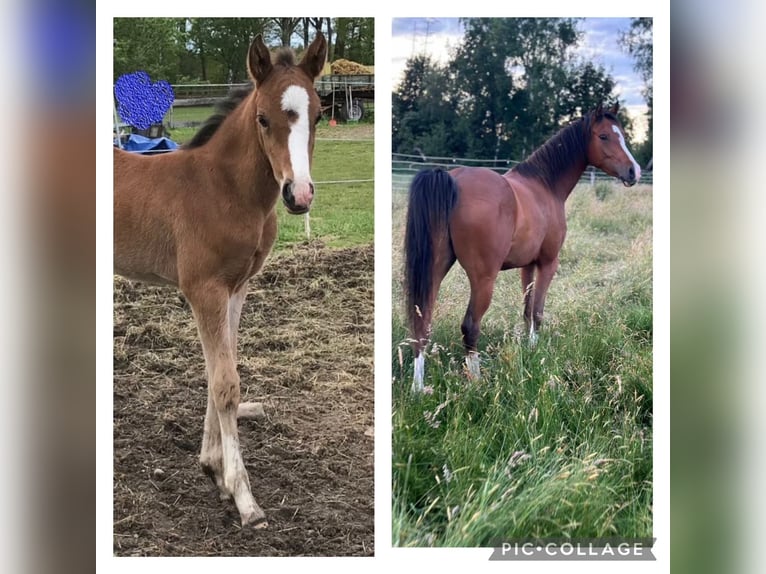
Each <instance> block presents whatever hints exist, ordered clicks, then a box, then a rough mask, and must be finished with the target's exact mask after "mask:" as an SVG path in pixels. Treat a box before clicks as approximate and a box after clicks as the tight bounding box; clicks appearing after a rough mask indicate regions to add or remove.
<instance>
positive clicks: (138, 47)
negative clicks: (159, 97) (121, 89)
mask: <svg viewBox="0 0 766 574" xmlns="http://www.w3.org/2000/svg"><path fill="white" fill-rule="evenodd" d="M184 38H185V19H183V18H115V19H114V79H115V80H116V79H117V78H118V77H120V76H121V75H123V74H127V73H131V72H135V71H138V70H143V71H145V72H146V73H148V74H149V76H150V77H151V78H152V79H155V80H166V81H168V82H171V83H172V82H175V81H176V79H177V77H178V69H179V60H180V58H181V55H182V54H183V52H184V50H185V47H184Z"/></svg>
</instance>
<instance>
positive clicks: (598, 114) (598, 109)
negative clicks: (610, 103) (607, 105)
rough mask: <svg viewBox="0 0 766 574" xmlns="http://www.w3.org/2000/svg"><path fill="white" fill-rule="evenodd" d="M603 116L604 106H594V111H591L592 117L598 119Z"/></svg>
mask: <svg viewBox="0 0 766 574" xmlns="http://www.w3.org/2000/svg"><path fill="white" fill-rule="evenodd" d="M603 115H604V106H602V105H601V104H599V105H598V106H596V109H595V110H594V111H593V116H594V117H595V118H596V119H598V118H600V117H601V116H603Z"/></svg>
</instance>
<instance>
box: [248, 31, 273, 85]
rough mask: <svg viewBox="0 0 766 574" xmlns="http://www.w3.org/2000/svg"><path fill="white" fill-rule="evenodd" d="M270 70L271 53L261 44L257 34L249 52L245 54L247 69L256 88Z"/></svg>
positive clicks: (261, 40) (260, 38)
mask: <svg viewBox="0 0 766 574" xmlns="http://www.w3.org/2000/svg"><path fill="white" fill-rule="evenodd" d="M271 68H272V66H271V53H270V52H269V49H268V48H267V47H266V44H264V43H263V38H262V37H261V35H260V34H258V35H257V36H256V37H255V40H253V42H252V43H251V44H250V50H249V51H248V53H247V69H248V71H249V72H250V77H251V78H252V79H253V81H254V82H255V85H256V86H258V85H259V84H261V83H262V82H263V81H264V80H265V79H266V76H268V75H269V73H270V72H271Z"/></svg>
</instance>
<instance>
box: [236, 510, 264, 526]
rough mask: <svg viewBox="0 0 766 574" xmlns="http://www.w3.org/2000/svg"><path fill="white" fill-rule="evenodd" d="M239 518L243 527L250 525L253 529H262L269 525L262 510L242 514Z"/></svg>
mask: <svg viewBox="0 0 766 574" xmlns="http://www.w3.org/2000/svg"><path fill="white" fill-rule="evenodd" d="M241 518H242V526H243V527H244V526H248V525H249V526H252V527H253V528H254V529H255V530H263V529H264V528H268V527H269V523H268V522H267V521H266V515H265V514H264V513H263V511H259V512H250V513H248V514H243V515H242V516H241Z"/></svg>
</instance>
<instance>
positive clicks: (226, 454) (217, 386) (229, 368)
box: [185, 283, 265, 526]
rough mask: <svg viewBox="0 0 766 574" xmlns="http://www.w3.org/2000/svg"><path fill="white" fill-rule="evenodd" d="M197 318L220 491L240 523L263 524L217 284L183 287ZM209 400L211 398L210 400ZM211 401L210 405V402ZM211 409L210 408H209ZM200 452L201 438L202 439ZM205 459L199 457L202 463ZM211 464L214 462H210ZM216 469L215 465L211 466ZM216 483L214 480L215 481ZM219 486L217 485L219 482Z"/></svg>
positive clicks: (223, 296) (223, 294)
mask: <svg viewBox="0 0 766 574" xmlns="http://www.w3.org/2000/svg"><path fill="white" fill-rule="evenodd" d="M185 293H186V295H187V297H188V299H189V302H190V303H191V306H192V309H193V311H194V316H195V318H196V320H197V328H198V329H199V334H200V339H201V340H202V347H203V349H204V353H205V360H206V362H207V371H208V387H209V392H208V397H209V401H208V414H209V415H210V416H208V417H206V424H209V425H210V426H209V428H208V431H209V432H208V440H209V441H210V442H209V446H210V444H214V442H213V441H214V439H215V433H214V431H213V428H212V427H213V424H214V420H215V416H216V415H217V417H218V426H219V431H220V445H221V452H222V469H221V470H222V471H223V472H222V477H223V480H222V483H223V486H222V488H223V491H224V492H225V493H228V494H230V495H231V496H233V497H234V503H235V504H236V505H237V510H239V514H240V518H241V520H242V524H243V525H245V524H250V523H253V524H257V525H259V526H264V525H265V515H264V513H263V511H262V510H261V509H260V507H259V506H258V505H257V504H256V502H255V499H254V498H253V495H252V492H251V491H250V480H249V478H248V476H247V471H246V470H245V465H244V462H243V461H242V454H241V452H240V446H239V435H238V431H237V408H238V406H239V396H240V390H239V375H238V374H237V369H236V364H235V360H234V356H235V353H234V350H233V349H232V338H231V332H230V324H229V294H228V291H227V289H226V288H225V287H223V286H222V285H219V284H211V283H206V284H200V285H195V286H193V287H192V288H187V289H185ZM210 399H212V400H210ZM211 403H212V405H211ZM211 409H212V410H211ZM203 454H204V440H203ZM204 464H205V461H204V460H203V465H204ZM213 464H214V465H215V462H213ZM212 470H213V471H214V472H215V470H217V469H216V468H215V466H213V469H212ZM216 482H217V483H218V480H216ZM219 486H220V484H219Z"/></svg>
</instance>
